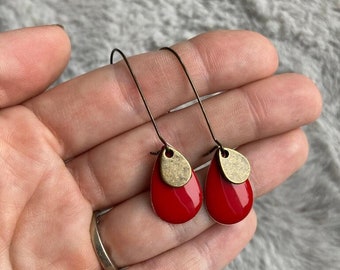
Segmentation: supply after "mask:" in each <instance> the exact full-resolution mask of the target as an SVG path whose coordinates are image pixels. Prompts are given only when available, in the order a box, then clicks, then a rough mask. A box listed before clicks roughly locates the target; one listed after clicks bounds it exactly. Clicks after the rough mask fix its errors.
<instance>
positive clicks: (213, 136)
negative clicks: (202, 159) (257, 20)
mask: <svg viewBox="0 0 340 270" xmlns="http://www.w3.org/2000/svg"><path fill="white" fill-rule="evenodd" d="M160 50H168V51H170V52H171V53H173V54H174V55H175V56H176V58H177V60H178V62H179V63H180V64H181V66H182V68H183V71H184V73H185V75H186V76H187V78H188V81H189V83H190V85H191V88H192V90H193V91H194V93H195V96H196V99H197V102H198V104H199V106H200V108H201V111H202V113H203V115H204V119H205V121H206V123H207V125H208V128H209V131H210V134H211V137H212V139H213V140H214V141H215V143H216V147H214V148H213V149H212V150H210V151H209V152H208V154H210V153H211V152H213V151H214V150H215V149H216V148H219V149H220V150H221V151H222V152H223V146H222V144H221V143H220V142H219V141H218V140H217V139H216V137H215V135H214V132H213V130H212V127H211V125H210V122H209V120H208V117H207V114H206V112H205V110H204V107H203V105H202V101H201V98H200V96H199V95H198V92H197V90H196V87H195V85H194V83H193V82H192V80H191V78H190V76H189V73H188V71H187V68H186V67H185V65H184V63H183V61H182V59H181V57H180V56H179V55H178V53H177V52H176V51H175V50H174V49H172V48H170V47H163V48H161V49H160Z"/></svg>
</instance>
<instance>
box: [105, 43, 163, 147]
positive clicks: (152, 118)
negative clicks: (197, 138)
mask: <svg viewBox="0 0 340 270" xmlns="http://www.w3.org/2000/svg"><path fill="white" fill-rule="evenodd" d="M115 52H118V53H119V54H120V55H121V56H122V58H123V60H124V62H125V63H126V66H127V67H128V69H129V71H130V74H131V76H132V78H133V80H134V82H135V84H136V87H137V89H138V92H139V94H140V96H141V98H142V100H143V103H144V106H145V108H146V110H147V112H148V114H149V117H150V119H151V122H152V124H153V127H154V128H155V131H156V133H157V136H158V138H159V139H160V141H161V142H162V143H163V144H164V146H165V148H166V149H167V150H169V145H168V143H167V142H166V140H165V139H164V138H163V137H162V136H161V134H160V132H159V130H158V127H157V125H156V121H155V119H154V117H153V116H152V114H151V111H150V108H149V106H148V104H147V102H146V99H145V97H144V94H143V92H142V90H141V87H140V86H139V83H138V81H137V79H136V76H135V74H134V73H133V71H132V68H131V66H130V63H129V61H128V60H127V58H126V56H125V54H124V53H123V52H122V51H121V50H120V49H117V48H115V49H113V50H112V52H111V56H110V64H113V55H114V53H115Z"/></svg>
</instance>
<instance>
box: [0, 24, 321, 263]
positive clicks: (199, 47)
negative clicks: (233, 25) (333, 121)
mask: <svg viewBox="0 0 340 270" xmlns="http://www.w3.org/2000/svg"><path fill="white" fill-rule="evenodd" d="M0 48H1V51H0V108H1V110H0V167H1V175H0V211H1V212H0V213H1V215H0V224H1V230H0V269H6V270H7V269H91V270H94V269H100V265H99V263H98V260H97V258H96V255H95V253H94V251H93V248H92V245H91V240H90V235H89V227H90V222H91V217H92V212H93V211H94V210H97V209H103V208H107V207H111V206H113V210H112V211H111V212H109V213H108V214H106V215H105V216H103V217H102V220H101V223H100V225H99V230H100V234H101V236H102V239H103V241H104V245H105V247H106V249H107V251H108V252H109V254H110V257H111V258H112V259H113V260H114V261H115V262H116V264H117V265H118V266H119V267H123V266H130V267H129V269H131V270H137V269H165V270H170V269H221V268H222V267H223V266H224V265H226V264H228V263H229V262H230V261H231V260H232V259H233V258H235V256H237V254H238V253H239V252H240V251H241V250H242V249H243V248H244V247H245V245H246V244H247V243H248V242H249V240H250V239H251V238H252V236H253V234H254V232H255V229H256V215H255V213H254V211H251V213H250V214H249V215H248V216H247V217H246V218H245V219H244V220H243V221H241V222H240V223H238V224H235V225H231V226H222V225H219V224H216V223H214V222H213V221H212V220H211V219H210V218H209V215H208V214H207V212H206V210H205V209H204V207H202V209H201V211H200V212H199V213H198V215H197V216H196V217H195V218H194V219H192V220H191V221H189V222H187V223H185V224H181V225H171V224H168V223H166V222H164V221H162V220H160V219H159V218H158V217H157V216H155V214H154V213H153V211H152V208H151V206H150V201H149V193H148V185H149V181H150V175H151V172H152V166H153V163H154V161H155V156H152V155H150V154H149V152H150V151H157V150H159V149H160V148H161V146H162V144H161V142H160V141H159V140H158V138H157V135H156V133H155V132H154V130H153V127H152V125H151V124H150V122H149V118H148V115H147V113H146V110H145V107H144V106H143V104H142V101H141V99H140V96H139V94H138V92H137V90H136V89H135V87H134V84H133V81H132V80H131V77H130V74H129V73H128V71H127V69H126V66H125V65H124V63H122V62H119V63H117V64H115V65H114V66H105V67H102V68H99V69H97V70H94V71H92V72H89V73H87V74H85V75H82V76H79V77H77V78H74V79H73V80H71V81H68V82H66V83H63V84H60V85H57V86H56V87H54V88H53V89H52V90H50V91H48V92H45V90H46V89H47V88H48V87H49V85H50V84H51V83H52V82H53V81H54V80H55V79H56V78H57V77H58V76H59V75H60V74H61V72H62V71H63V69H64V68H65V66H66V65H67V62H68V59H69V56H70V50H71V49H70V41H69V38H68V37H67V35H66V33H65V32H64V31H63V30H62V29H61V28H60V27H57V26H44V27H36V28H26V29H21V30H16V31H9V32H5V33H1V34H0ZM173 48H174V49H175V50H176V51H177V52H178V53H179V54H180V55H181V57H182V59H183V62H184V63H185V64H186V66H187V69H188V71H189V73H190V74H191V77H192V79H193V81H194V83H195V85H196V87H197V89H198V91H199V93H200V95H206V94H211V93H215V92H218V91H222V94H221V95H218V96H214V97H212V98H210V99H208V100H206V101H204V107H205V109H206V111H207V114H208V118H209V120H210V122H211V126H212V127H213V129H214V132H215V135H216V137H217V138H218V139H219V140H220V141H221V142H222V143H223V144H224V145H225V146H228V147H238V150H239V151H240V152H241V153H243V154H244V155H245V156H247V158H248V159H249V162H250V164H251V166H252V172H251V176H250V181H251V184H252V187H253V190H254V195H255V196H256V197H259V196H262V195H264V194H265V193H267V192H269V191H271V190H272V189H273V188H275V187H277V186H278V185H279V184H281V183H282V182H283V181H284V180H285V179H287V177H289V176H290V175H292V174H293V173H294V172H295V171H296V170H297V169H299V168H300V167H301V166H302V165H303V163H304V162H305V160H306V158H307V153H308V143H307V140H306V136H305V135H304V133H303V131H302V130H301V129H300V127H301V126H303V125H306V124H308V123H310V122H312V121H314V120H315V119H316V118H317V117H318V116H319V114H320V111H321V98H320V94H319V91H318V89H317V88H316V86H315V85H314V84H313V83H312V82H311V80H309V79H308V78H306V77H304V76H302V75H298V74H282V75H274V72H275V71H276V68H277V65H278V56H277V52H276V50H275V48H274V47H273V45H272V44H271V43H270V42H269V41H268V40H267V39H266V38H264V37H263V36H261V35H259V34H257V33H252V32H247V31H216V32H210V33H205V34H202V35H199V36H197V37H195V38H193V39H191V40H189V41H185V42H182V43H179V44H177V45H175V46H173ZM130 62H131V66H132V68H133V70H134V72H135V74H136V77H137V78H138V80H139V82H140V84H141V87H142V89H143V92H144V94H145V97H146V99H147V101H148V104H149V106H150V108H151V110H152V112H153V114H154V116H155V117H157V118H158V119H157V124H158V126H159V129H160V131H161V133H162V135H163V137H164V138H166V140H167V141H168V142H169V143H170V144H171V145H173V146H174V147H175V148H176V149H178V150H179V151H180V152H181V153H183V154H184V155H185V156H186V157H187V159H188V161H189V162H190V163H191V165H192V167H194V168H195V167H196V166H198V165H200V164H202V163H204V162H206V161H207V160H209V158H211V155H210V156H203V154H204V153H206V152H207V151H208V150H209V149H211V148H212V147H213V146H214V143H213V141H212V139H211V137H210V134H209V131H208V129H207V126H206V124H205V122H204V119H203V117H202V114H201V112H200V110H199V108H198V106H191V107H188V108H186V109H183V110H179V111H176V112H173V113H168V111H169V110H170V109H172V108H174V107H176V106H178V105H180V104H183V103H184V102H187V101H190V100H192V99H193V98H194V95H193V92H192V90H191V89H190V86H189V84H188V82H187V80H186V77H185V76H184V74H183V72H182V70H181V68H180V66H179V64H178V62H177V60H176V59H175V58H174V57H173V55H171V54H170V53H169V52H167V51H157V52H151V53H147V54H143V55H138V56H134V57H131V58H130ZM155 74H157V76H155ZM206 172H207V171H206V169H203V170H201V171H199V172H198V176H199V178H200V179H201V181H202V183H203V182H204V178H205V175H206Z"/></svg>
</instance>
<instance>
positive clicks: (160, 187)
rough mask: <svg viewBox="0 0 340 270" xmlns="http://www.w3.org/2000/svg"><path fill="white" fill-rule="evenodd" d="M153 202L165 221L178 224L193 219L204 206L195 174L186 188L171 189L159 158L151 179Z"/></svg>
mask: <svg viewBox="0 0 340 270" xmlns="http://www.w3.org/2000/svg"><path fill="white" fill-rule="evenodd" d="M151 202H152V206H153V209H154V211H155V213H156V214H157V215H158V216H159V217H160V218H161V219H163V220H164V221H167V222H169V223H174V224H178V223H184V222H186V221H188V220H190V219H192V218H193V217H194V216H195V215H196V214H197V212H198V211H199V210H200V208H201V205H202V190H201V187H200V185H199V182H198V180H197V177H196V175H195V173H194V172H192V176H191V178H190V180H189V182H188V183H187V184H185V185H184V186H182V187H171V186H169V185H168V184H166V183H165V182H164V181H163V180H162V177H161V174H160V158H158V159H157V161H156V163H155V166H154V169H153V173H152V178H151Z"/></svg>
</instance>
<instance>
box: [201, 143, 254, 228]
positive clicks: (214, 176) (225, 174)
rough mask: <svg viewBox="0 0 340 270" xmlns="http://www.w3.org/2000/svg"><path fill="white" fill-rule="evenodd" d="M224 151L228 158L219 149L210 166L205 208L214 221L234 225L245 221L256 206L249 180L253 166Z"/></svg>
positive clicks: (236, 153) (236, 155)
mask: <svg viewBox="0 0 340 270" xmlns="http://www.w3.org/2000/svg"><path fill="white" fill-rule="evenodd" d="M223 151H226V152H225V153H227V155H228V157H223V155H222V154H221V150H220V149H218V150H217V151H216V153H215V156H214V158H213V159H212V161H211V164H210V168H209V171H208V176H207V182H206V205H207V209H208V212H209V214H210V216H211V217H212V218H213V219H214V220H215V221H217V222H218V223H221V224H234V223H237V222H239V221H241V220H243V219H244V218H245V217H246V216H247V215H248V214H249V212H250V210H251V208H252V205H253V190H252V188H251V185H250V182H249V180H248V179H247V178H248V176H249V172H250V166H249V163H248V161H247V160H246V158H245V157H244V156H243V155H241V154H240V153H238V152H236V151H235V150H232V149H227V148H224V149H223ZM248 170H249V171H248ZM231 180H233V181H231Z"/></svg>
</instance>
